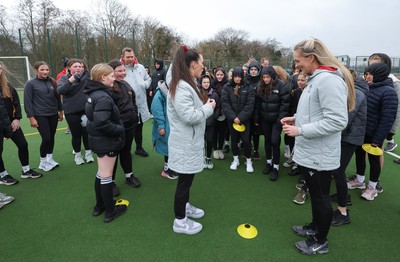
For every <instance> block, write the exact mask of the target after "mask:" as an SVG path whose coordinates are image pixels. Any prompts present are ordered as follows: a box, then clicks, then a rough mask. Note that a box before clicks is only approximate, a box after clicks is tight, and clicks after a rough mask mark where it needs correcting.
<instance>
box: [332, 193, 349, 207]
mask: <svg viewBox="0 0 400 262" xmlns="http://www.w3.org/2000/svg"><path fill="white" fill-rule="evenodd" d="M330 198H331V201H332V202H337V194H333V195H331V196H330ZM346 205H347V206H351V205H353V202H351V195H349V194H347V200H346Z"/></svg>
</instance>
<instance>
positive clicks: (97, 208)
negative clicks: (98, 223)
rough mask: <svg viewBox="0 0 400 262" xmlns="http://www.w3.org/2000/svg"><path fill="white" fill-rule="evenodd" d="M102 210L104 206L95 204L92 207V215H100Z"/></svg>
mask: <svg viewBox="0 0 400 262" xmlns="http://www.w3.org/2000/svg"><path fill="white" fill-rule="evenodd" d="M104 210H105V209H104V207H98V206H95V207H94V208H93V212H92V215H93V216H94V217H97V216H100V215H101V214H102V213H103V212H104Z"/></svg>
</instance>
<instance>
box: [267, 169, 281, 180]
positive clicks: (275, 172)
mask: <svg viewBox="0 0 400 262" xmlns="http://www.w3.org/2000/svg"><path fill="white" fill-rule="evenodd" d="M278 176H279V170H278V169H276V168H274V169H273V170H272V175H271V176H270V177H269V180H271V181H276V180H278Z"/></svg>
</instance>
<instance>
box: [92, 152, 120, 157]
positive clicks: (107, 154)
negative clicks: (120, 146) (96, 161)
mask: <svg viewBox="0 0 400 262" xmlns="http://www.w3.org/2000/svg"><path fill="white" fill-rule="evenodd" d="M118 153H119V152H118V151H111V152H108V153H97V157H98V158H102V157H103V156H108V157H116V156H118Z"/></svg>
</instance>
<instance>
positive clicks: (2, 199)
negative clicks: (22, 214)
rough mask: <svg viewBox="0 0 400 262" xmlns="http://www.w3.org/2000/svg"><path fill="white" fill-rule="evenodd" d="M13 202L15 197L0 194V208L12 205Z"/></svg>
mask: <svg viewBox="0 0 400 262" xmlns="http://www.w3.org/2000/svg"><path fill="white" fill-rule="evenodd" d="M13 200H14V197H12V196H7V195H6V194H3V193H1V192H0V208H2V207H3V206H5V205H7V204H9V203H11V202H12V201H13Z"/></svg>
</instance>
